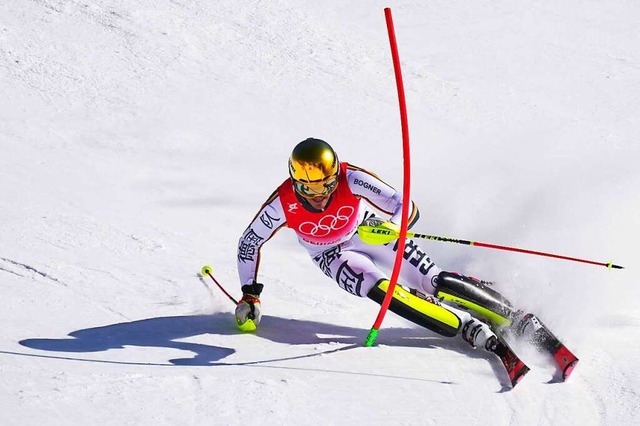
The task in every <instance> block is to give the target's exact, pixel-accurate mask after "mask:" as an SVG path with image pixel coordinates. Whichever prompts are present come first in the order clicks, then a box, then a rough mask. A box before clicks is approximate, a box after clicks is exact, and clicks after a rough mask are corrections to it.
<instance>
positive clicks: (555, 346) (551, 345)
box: [521, 314, 579, 382]
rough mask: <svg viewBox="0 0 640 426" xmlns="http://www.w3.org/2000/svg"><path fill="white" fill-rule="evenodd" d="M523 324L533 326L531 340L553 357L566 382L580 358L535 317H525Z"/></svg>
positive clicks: (530, 315)
mask: <svg viewBox="0 0 640 426" xmlns="http://www.w3.org/2000/svg"><path fill="white" fill-rule="evenodd" d="M521 323H522V324H525V325H524V327H526V326H527V324H532V325H533V327H534V330H535V331H534V332H533V334H532V335H531V337H529V340H530V341H531V343H532V344H533V345H535V346H536V347H537V348H538V349H539V350H541V351H543V352H547V353H548V354H550V355H551V356H552V357H553V360H554V361H555V363H556V365H557V366H558V369H559V370H560V373H561V376H562V381H563V382H564V381H566V380H567V379H568V378H569V376H570V375H571V373H572V372H573V370H574V369H575V367H576V365H577V364H578V361H579V360H578V358H577V357H576V356H575V355H574V354H573V353H572V352H571V351H570V350H569V349H568V348H567V347H566V346H565V345H564V344H563V343H562V342H561V341H560V339H558V338H557V337H556V336H555V335H554V334H553V333H551V331H550V330H549V329H548V328H547V326H545V325H544V324H543V323H542V321H540V320H539V319H538V318H537V317H536V316H535V315H532V314H527V315H525V316H524V318H523V319H522V322H521ZM521 332H522V331H521Z"/></svg>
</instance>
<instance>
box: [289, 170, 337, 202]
mask: <svg viewBox="0 0 640 426" xmlns="http://www.w3.org/2000/svg"><path fill="white" fill-rule="evenodd" d="M293 186H294V188H295V190H296V192H297V193H298V194H300V195H301V196H303V197H304V198H315V197H326V196H327V195H331V193H333V191H335V190H336V187H337V186H338V175H337V174H335V175H333V176H329V177H328V178H326V179H323V180H320V181H315V182H302V181H299V180H294V181H293Z"/></svg>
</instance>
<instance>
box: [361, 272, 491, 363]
mask: <svg viewBox="0 0 640 426" xmlns="http://www.w3.org/2000/svg"><path fill="white" fill-rule="evenodd" d="M388 288H389V281H388V280H386V279H385V280H382V281H380V283H378V285H376V286H375V287H374V288H372V289H371V291H370V292H369V294H368V297H369V298H370V299H372V300H374V301H375V302H377V303H379V304H382V301H383V300H384V298H385V295H386V293H387V290H388ZM389 310H390V311H391V312H393V313H395V314H397V315H399V316H401V317H402V318H404V319H406V320H409V321H411V322H413V323H415V324H418V325H420V326H422V327H425V328H427V329H429V330H431V331H433V332H436V333H438V334H440V335H443V336H446V337H453V336H455V335H457V334H458V333H460V335H461V337H462V338H463V339H464V340H465V341H467V342H469V343H470V344H471V346H473V347H474V348H475V347H477V346H479V347H482V348H485V349H486V350H488V351H493V350H495V348H496V345H497V343H498V342H497V339H496V336H495V334H494V333H493V331H492V330H491V328H490V327H489V326H488V325H487V324H485V323H484V322H482V321H480V320H478V319H476V318H473V317H472V316H471V315H470V314H469V313H468V312H466V311H463V310H460V309H457V308H454V307H453V306H448V305H443V304H440V302H439V301H438V300H437V299H435V298H433V297H431V296H429V297H427V298H426V299H423V298H421V297H418V296H416V295H414V294H411V293H410V292H409V291H407V290H405V289H404V288H402V287H400V286H396V287H395V288H394V291H393V297H392V299H391V303H390V304H389Z"/></svg>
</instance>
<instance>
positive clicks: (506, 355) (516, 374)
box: [492, 333, 529, 387]
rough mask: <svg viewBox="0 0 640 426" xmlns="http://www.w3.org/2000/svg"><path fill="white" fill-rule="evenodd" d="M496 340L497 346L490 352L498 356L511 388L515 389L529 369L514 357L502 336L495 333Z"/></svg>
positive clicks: (516, 356) (514, 354)
mask: <svg viewBox="0 0 640 426" xmlns="http://www.w3.org/2000/svg"><path fill="white" fill-rule="evenodd" d="M496 338H497V339H498V344H497V345H496V347H495V349H493V350H492V352H493V353H495V354H496V355H498V357H499V358H500V360H501V361H502V365H504V368H505V370H507V374H508V375H509V380H510V381H511V387H515V386H516V385H517V384H518V383H519V382H520V380H522V379H523V378H524V376H525V374H527V373H528V372H529V367H527V366H526V365H525V363H524V362H522V360H521V359H520V358H519V357H518V355H516V353H515V352H514V351H513V349H511V347H510V346H509V344H508V343H507V341H506V340H505V339H504V338H503V336H502V335H500V334H499V333H496Z"/></svg>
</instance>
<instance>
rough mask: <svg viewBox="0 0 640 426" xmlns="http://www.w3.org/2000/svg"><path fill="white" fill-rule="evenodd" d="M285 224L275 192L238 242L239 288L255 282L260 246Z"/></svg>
mask: <svg viewBox="0 0 640 426" xmlns="http://www.w3.org/2000/svg"><path fill="white" fill-rule="evenodd" d="M286 223H287V222H286V219H285V216H284V211H283V210H282V204H281V203H280V198H279V197H278V192H277V191H275V192H274V193H273V194H271V196H270V197H269V199H267V201H266V202H265V203H264V204H263V205H262V207H261V208H260V211H259V212H258V214H257V215H256V216H255V217H254V218H253V220H252V221H251V223H250V224H249V226H248V227H247V229H246V230H245V231H244V232H243V234H242V237H240V240H239V241H238V275H239V277H240V285H241V286H244V285H251V284H253V283H255V282H256V278H257V274H258V266H259V264H260V249H261V247H262V245H263V244H264V243H265V242H267V241H268V240H269V238H271V237H272V236H273V235H274V234H275V233H276V232H277V231H278V230H279V229H280V228H282V227H283V226H285V225H286Z"/></svg>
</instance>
